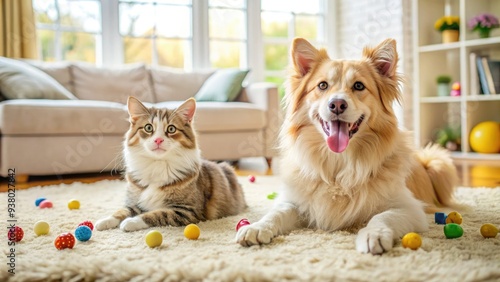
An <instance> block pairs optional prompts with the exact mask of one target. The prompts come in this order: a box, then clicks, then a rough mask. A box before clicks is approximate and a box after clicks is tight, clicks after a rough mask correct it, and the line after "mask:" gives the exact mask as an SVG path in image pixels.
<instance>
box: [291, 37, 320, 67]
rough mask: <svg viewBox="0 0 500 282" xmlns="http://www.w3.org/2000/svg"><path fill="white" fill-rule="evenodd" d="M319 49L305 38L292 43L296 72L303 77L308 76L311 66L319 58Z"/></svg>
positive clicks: (296, 39)
mask: <svg viewBox="0 0 500 282" xmlns="http://www.w3.org/2000/svg"><path fill="white" fill-rule="evenodd" d="M318 53H319V51H318V49H316V48H314V46H312V45H311V43H309V41H307V40H305V39H304V38H295V39H294V40H293V43H292V51H291V54H292V61H293V67H294V69H295V71H296V72H297V73H298V74H300V75H301V76H304V75H306V74H307V73H308V72H309V70H310V69H311V64H312V63H313V62H314V61H315V60H316V59H317V57H318Z"/></svg>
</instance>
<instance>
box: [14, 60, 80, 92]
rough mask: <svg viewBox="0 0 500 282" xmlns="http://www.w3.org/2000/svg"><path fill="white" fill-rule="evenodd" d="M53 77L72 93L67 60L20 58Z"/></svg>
mask: <svg viewBox="0 0 500 282" xmlns="http://www.w3.org/2000/svg"><path fill="white" fill-rule="evenodd" d="M21 60H22V61H23V62H26V63H28V64H30V65H32V66H34V67H36V68H38V69H40V70H42V71H43V72H45V73H46V74H48V75H50V76H51V77H52V78H54V79H55V80H56V81H57V82H59V84H61V85H62V86H64V88H66V89H67V90H68V91H69V92H71V93H74V92H75V89H74V87H73V80H72V78H71V64H70V63H68V62H44V61H38V60H30V59H21Z"/></svg>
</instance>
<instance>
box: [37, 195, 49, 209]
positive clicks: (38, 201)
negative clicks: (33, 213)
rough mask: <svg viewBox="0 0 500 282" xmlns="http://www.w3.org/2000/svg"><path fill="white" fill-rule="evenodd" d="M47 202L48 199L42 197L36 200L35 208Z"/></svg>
mask: <svg viewBox="0 0 500 282" xmlns="http://www.w3.org/2000/svg"><path fill="white" fill-rule="evenodd" d="M45 200H47V199H46V198H43V197H40V198H37V199H36V200H35V206H37V207H38V206H39V205H40V203H41V202H43V201H45Z"/></svg>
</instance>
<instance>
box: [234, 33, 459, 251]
mask: <svg viewBox="0 0 500 282" xmlns="http://www.w3.org/2000/svg"><path fill="white" fill-rule="evenodd" d="M291 61H292V64H291V68H290V73H289V75H288V78H287V82H286V94H285V98H284V101H285V103H284V106H285V108H286V115H285V120H284V122H283V125H282V128H281V132H280V134H279V148H280V152H281V158H280V176H281V178H282V182H283V187H282V188H283V189H282V191H281V192H280V193H279V196H278V198H277V200H276V203H275V205H274V207H273V208H272V209H271V210H270V211H269V213H267V214H266V215H265V216H264V217H263V218H262V219H260V220H259V221H257V222H255V223H253V224H250V225H247V226H244V227H242V228H240V229H239V231H238V232H237V235H236V242H237V243H239V244H241V245H242V246H252V245H259V244H268V243H270V242H271V240H272V238H274V237H276V236H278V235H282V234H287V233H289V232H290V231H292V230H294V229H298V228H315V229H322V230H326V231H334V230H342V229H351V228H354V230H356V228H360V229H359V231H358V234H357V237H356V240H355V245H356V249H357V251H359V252H361V253H371V254H374V255H377V254H382V253H384V252H387V251H389V250H391V249H392V248H393V245H394V242H395V241H396V240H398V239H399V238H401V237H402V236H403V235H405V234H406V233H408V232H423V231H426V230H427V229H428V223H427V217H426V214H425V211H427V212H433V211H437V210H439V209H441V208H443V207H451V206H452V205H454V204H455V200H454V198H453V193H454V187H455V186H456V184H457V182H458V176H457V172H456V168H455V166H454V165H453V163H452V160H451V158H450V157H449V155H448V153H447V151H446V150H445V149H442V148H440V147H439V146H437V145H428V146H426V147H425V148H423V149H421V150H415V149H414V148H413V146H412V144H411V136H410V134H409V133H408V132H405V131H403V130H401V129H399V128H398V123H397V118H396V116H395V114H394V111H393V108H392V104H393V102H396V101H398V102H399V101H400V99H401V92H400V84H401V83H402V77H401V75H400V74H398V73H397V72H396V68H397V62H398V54H397V51H396V41H395V40H393V39H387V40H385V41H383V42H381V43H380V44H379V45H378V46H376V47H375V48H371V47H365V48H364V49H363V56H362V58H361V59H359V60H332V59H330V58H329V57H328V54H327V52H326V51H325V50H324V49H316V48H315V47H314V46H313V45H311V44H310V43H309V42H308V41H307V40H305V39H302V38H296V39H294V41H293V43H292V46H291Z"/></svg>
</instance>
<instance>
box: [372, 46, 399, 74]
mask: <svg viewBox="0 0 500 282" xmlns="http://www.w3.org/2000/svg"><path fill="white" fill-rule="evenodd" d="M363 55H364V57H365V58H368V59H370V60H371V61H372V62H373V64H374V65H375V67H376V68H377V70H378V72H379V73H380V74H381V75H383V76H386V77H389V78H396V68H397V64H398V53H397V51H396V40H394V39H386V40H384V41H383V42H382V43H380V44H379V45H378V46H377V47H375V48H369V47H365V48H364V49H363Z"/></svg>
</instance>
